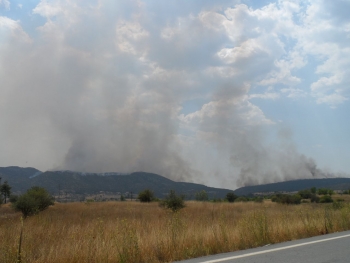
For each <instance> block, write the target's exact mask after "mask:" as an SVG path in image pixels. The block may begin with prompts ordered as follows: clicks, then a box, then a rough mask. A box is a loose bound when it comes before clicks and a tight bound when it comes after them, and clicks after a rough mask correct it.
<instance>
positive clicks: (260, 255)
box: [178, 231, 350, 263]
mask: <svg viewBox="0 0 350 263" xmlns="http://www.w3.org/2000/svg"><path fill="white" fill-rule="evenodd" d="M180 262H181V263H219V262H220V263H221V262H223V263H228V262H234V263H243V262H244V263H280V262H281V263H292V262H293V263H294V262H300V263H301V262H302V263H340V262H341V263H349V262H350V231H345V232H339V233H334V234H328V235H323V236H317V237H311V238H306V239H301V240H295V241H289V242H284V243H279V244H274V245H268V246H264V247H260V248H253V249H247V250H242V251H237V252H231V253H224V254H218V255H213V256H208V257H201V258H195V259H190V260H184V261H178V263H180Z"/></svg>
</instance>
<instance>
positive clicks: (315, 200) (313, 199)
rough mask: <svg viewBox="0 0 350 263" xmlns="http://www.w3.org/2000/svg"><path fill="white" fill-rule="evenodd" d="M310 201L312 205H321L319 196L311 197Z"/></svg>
mask: <svg viewBox="0 0 350 263" xmlns="http://www.w3.org/2000/svg"><path fill="white" fill-rule="evenodd" d="M310 201H311V203H319V202H320V198H319V197H318V196H317V195H315V194H312V195H311V197H310Z"/></svg>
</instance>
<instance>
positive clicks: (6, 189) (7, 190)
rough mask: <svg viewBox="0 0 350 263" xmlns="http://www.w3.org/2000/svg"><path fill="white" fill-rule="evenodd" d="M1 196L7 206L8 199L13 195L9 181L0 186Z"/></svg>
mask: <svg viewBox="0 0 350 263" xmlns="http://www.w3.org/2000/svg"><path fill="white" fill-rule="evenodd" d="M0 194H1V195H2V196H3V197H4V201H5V204H6V201H7V198H9V197H10V195H11V186H9V184H8V182H7V181H5V182H4V183H3V184H2V185H1V186H0Z"/></svg>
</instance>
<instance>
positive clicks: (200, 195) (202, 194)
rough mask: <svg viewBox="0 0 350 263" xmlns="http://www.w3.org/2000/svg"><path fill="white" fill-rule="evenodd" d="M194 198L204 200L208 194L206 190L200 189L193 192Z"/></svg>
mask: <svg viewBox="0 0 350 263" xmlns="http://www.w3.org/2000/svg"><path fill="white" fill-rule="evenodd" d="M195 198H196V201H202V202H205V201H208V200H209V198H208V194H207V192H206V191H204V190H202V191H200V192H197V193H196V194H195Z"/></svg>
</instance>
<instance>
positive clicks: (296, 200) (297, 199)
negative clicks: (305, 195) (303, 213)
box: [271, 194, 301, 205]
mask: <svg viewBox="0 0 350 263" xmlns="http://www.w3.org/2000/svg"><path fill="white" fill-rule="evenodd" d="M271 201H272V202H277V203H281V204H294V205H297V204H300V203H301V196H300V195H298V194H295V195H288V194H277V195H275V196H273V197H272V198H271Z"/></svg>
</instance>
